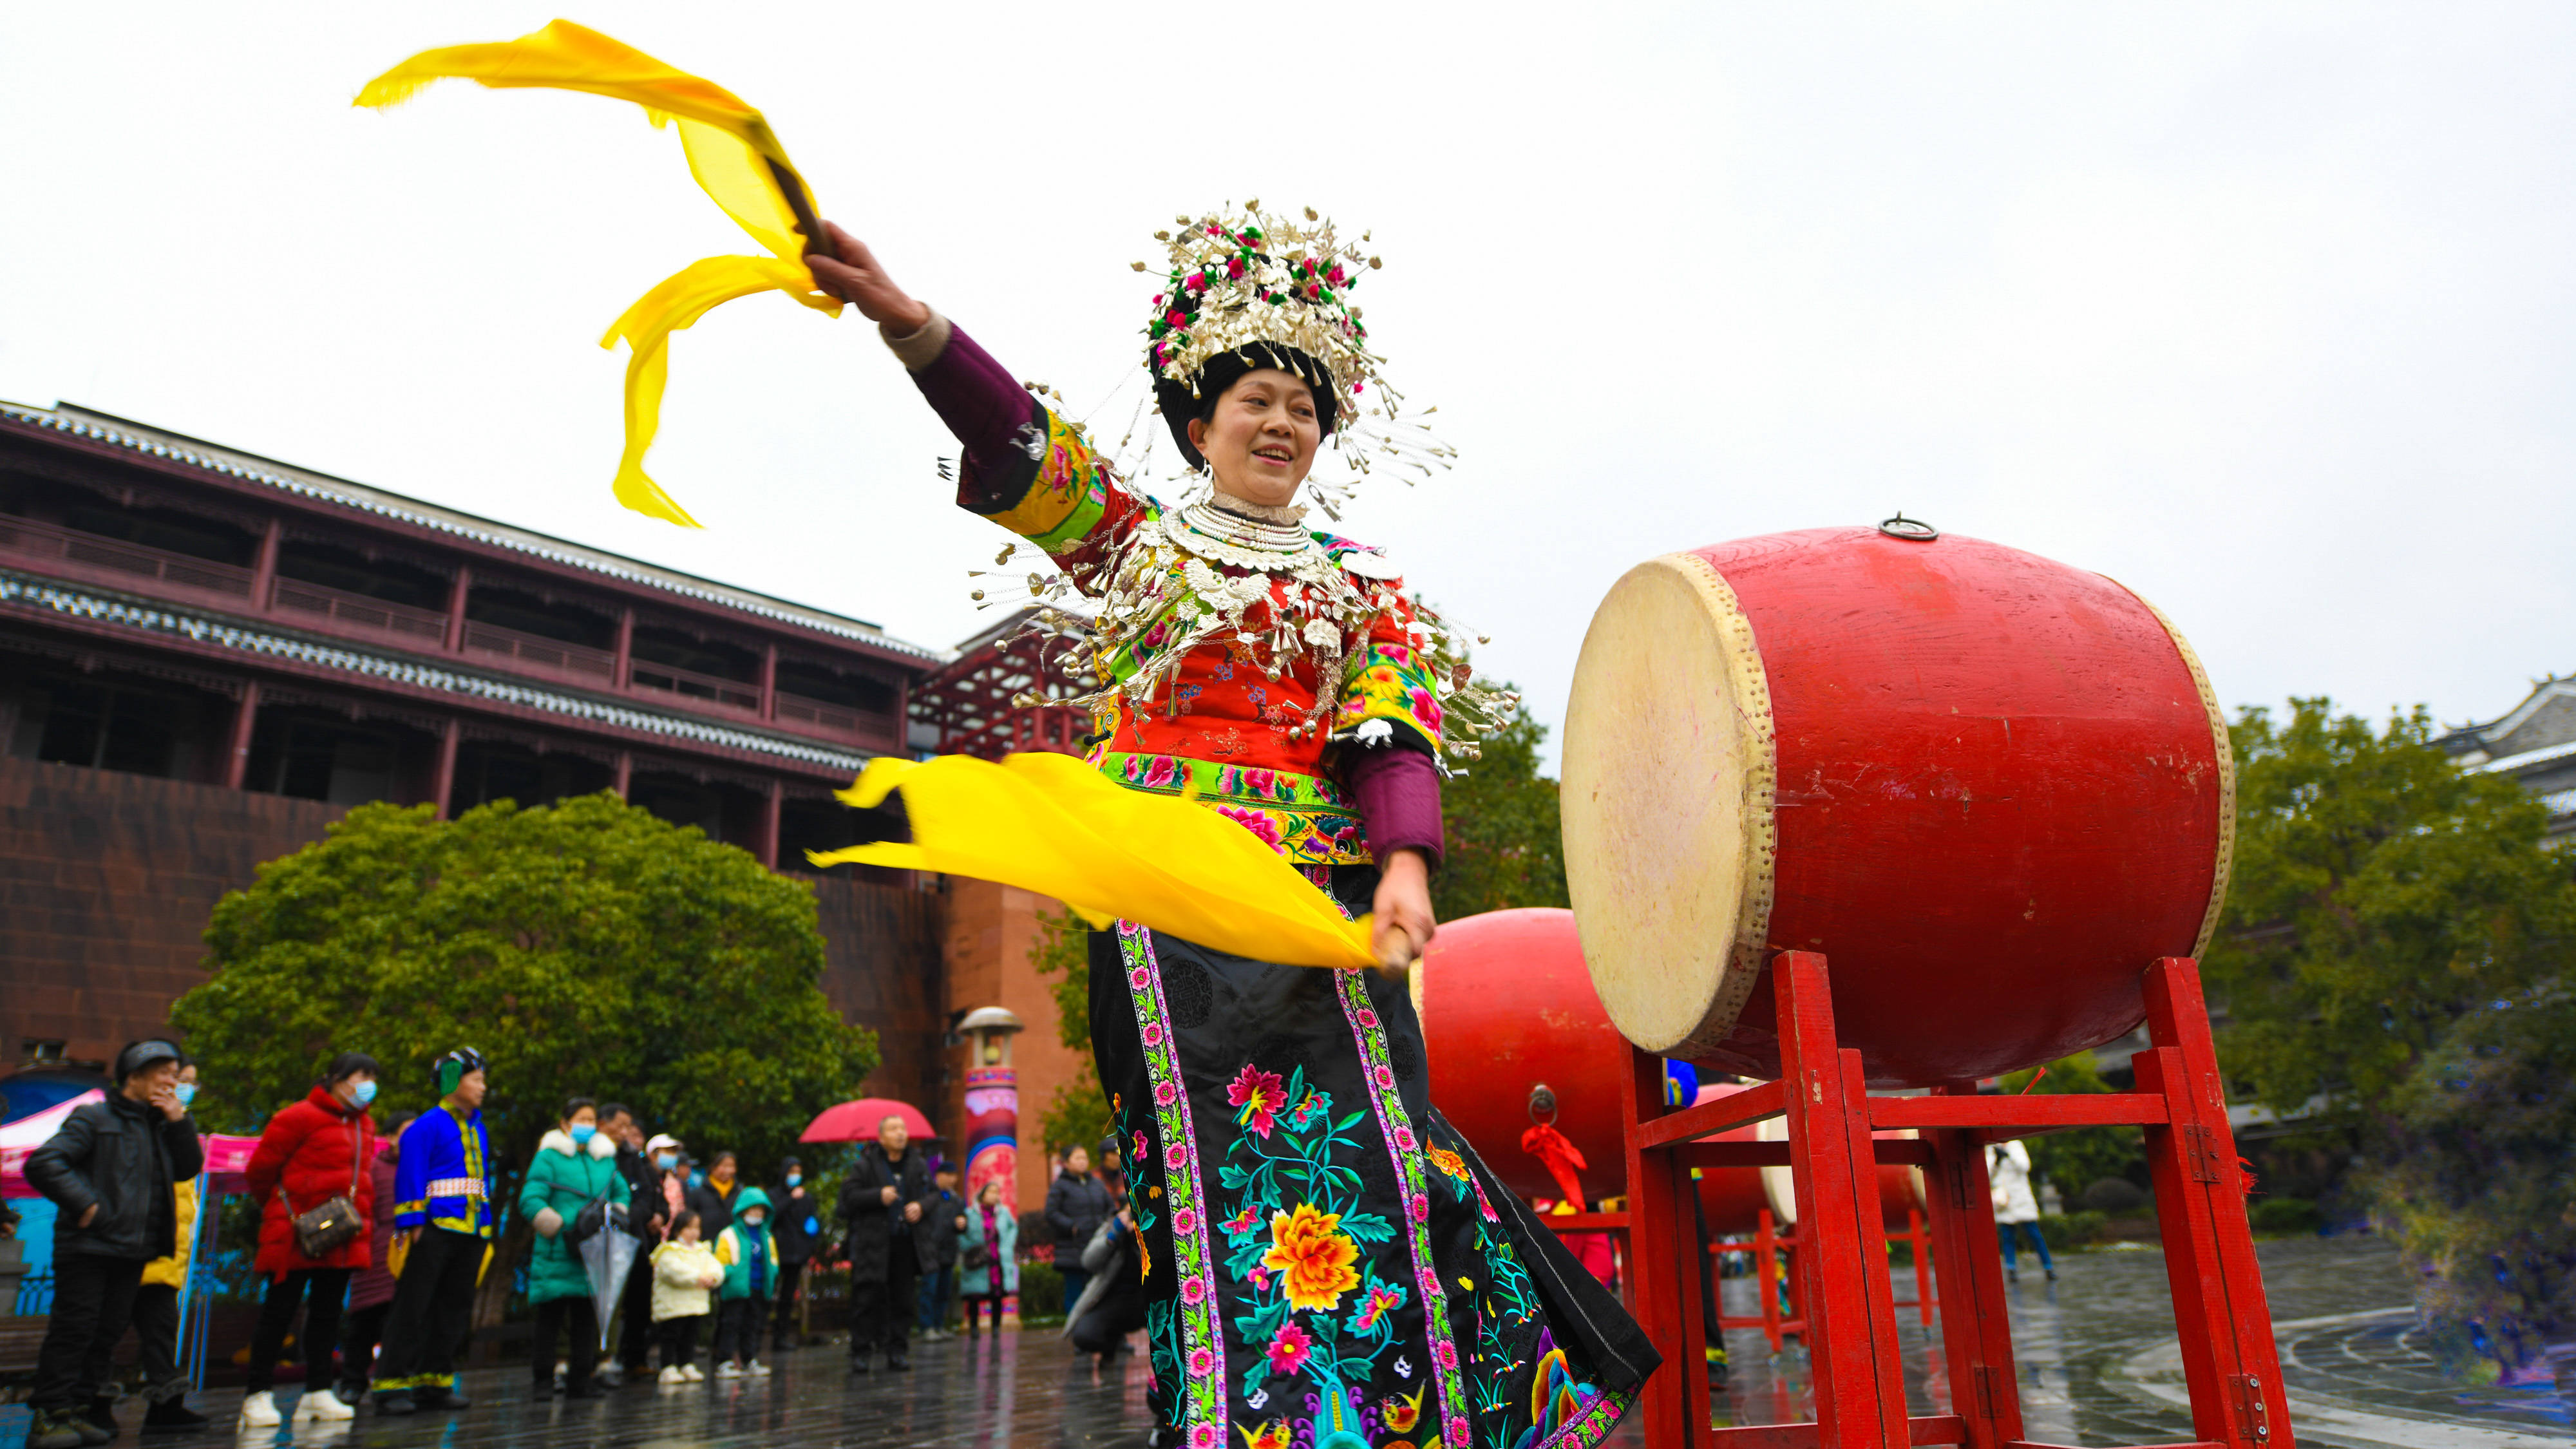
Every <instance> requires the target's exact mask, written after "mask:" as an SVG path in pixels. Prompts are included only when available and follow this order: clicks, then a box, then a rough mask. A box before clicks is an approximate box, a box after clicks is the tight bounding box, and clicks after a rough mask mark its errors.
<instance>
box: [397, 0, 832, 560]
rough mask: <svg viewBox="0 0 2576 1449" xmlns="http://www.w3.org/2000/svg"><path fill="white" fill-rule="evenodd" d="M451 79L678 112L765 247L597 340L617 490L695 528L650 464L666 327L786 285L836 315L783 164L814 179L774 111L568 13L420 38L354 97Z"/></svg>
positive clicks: (645, 299)
mask: <svg viewBox="0 0 2576 1449" xmlns="http://www.w3.org/2000/svg"><path fill="white" fill-rule="evenodd" d="M448 79H455V80H470V81H473V82H475V83H476V84H478V85H485V86H492V87H495V88H500V89H508V88H513V87H530V86H536V87H545V88H550V89H554V90H567V91H588V92H590V93H591V94H593V95H600V96H608V97H610V98H612V99H615V100H621V101H632V102H634V103H635V104H636V105H639V106H642V107H643V108H644V112H645V115H646V116H647V118H649V119H650V120H651V121H652V123H653V124H654V125H656V126H660V125H664V124H666V123H670V124H676V125H677V126H678V128H679V132H680V146H681V149H682V150H683V151H684V152H685V153H686V154H687V156H688V158H689V172H690V174H691V175H693V176H695V177H696V178H697V181H698V185H699V186H701V187H703V188H704V189H705V190H706V193H707V195H708V196H709V197H712V198H713V199H714V201H715V203H716V205H717V206H720V207H722V208H723V209H724V213H725V215H727V216H730V217H732V218H733V219H734V222H735V224H737V225H739V226H740V227H741V228H742V229H743V230H744V231H746V232H749V233H750V234H751V237H752V240H754V241H757V242H759V243H760V244H761V245H762V246H764V247H767V248H768V249H769V251H770V255H768V256H765V257H744V256H725V257H708V258H705V259H704V260H702V261H696V262H692V263H690V264H689V265H688V266H686V267H683V268H682V269H680V271H678V272H677V273H675V274H673V275H672V276H670V277H669V278H666V279H665V280H664V281H663V282H662V283H661V284H660V285H659V286H656V287H655V288H653V290H651V291H649V292H646V293H645V294H644V295H643V296H641V297H639V298H637V299H636V301H635V305H634V306H632V307H629V308H627V309H626V314H625V315H624V316H622V317H620V318H618V319H617V323H616V325H615V326H612V327H610V328H609V329H608V335H607V336H605V337H602V338H601V339H600V340H599V345H600V346H602V347H613V346H615V345H616V344H617V343H618V341H619V340H620V339H623V340H624V341H625V343H626V346H627V348H628V352H629V356H628V360H627V364H626V451H625V454H624V456H622V457H621V458H619V459H618V463H617V481H616V484H615V491H616V494H617V501H618V502H620V503H622V504H624V505H626V506H627V507H628V508H631V509H634V510H635V511H636V512H638V513H641V514H645V515H647V516H648V517H653V518H660V519H664V520H667V521H669V522H672V523H676V524H679V525H680V526H682V527H684V528H696V527H697V526H698V521H697V520H696V519H694V518H691V517H690V516H689V514H688V510H686V509H684V508H682V507H681V506H680V505H679V503H678V502H677V501H675V500H674V499H673V498H672V497H671V495H670V494H668V493H665V492H663V491H662V485H661V484H659V483H656V482H654V481H653V480H652V478H651V477H650V476H648V475H647V474H646V473H645V472H644V452H645V450H646V449H647V448H650V447H651V446H653V435H654V434H655V433H656V432H657V431H659V430H660V428H661V425H662V388H663V385H664V383H665V382H666V381H667V379H668V376H669V370H670V338H671V334H672V333H673V332H676V331H679V330H680V329H682V328H684V327H687V326H689V325H690V324H692V323H694V322H696V321H697V320H698V319H699V318H700V317H703V316H705V315H706V314H707V312H708V311H709V310H710V309H711V308H714V307H716V306H718V305H720V304H722V303H725V302H730V301H732V300H733V299H734V298H736V297H748V296H750V295H751V294H753V293H755V292H769V291H778V292H785V293H786V294H787V295H788V296H789V297H791V298H793V299H795V300H796V301H797V302H799V303H801V304H803V305H805V306H808V307H811V308H813V309H814V310H815V311H817V312H823V313H827V314H829V315H832V316H835V317H837V316H839V315H840V312H841V300H840V299H839V298H837V297H834V296H831V295H829V294H828V293H825V292H823V291H821V290H820V289H818V288H817V287H816V286H815V284H814V274H813V272H812V271H810V270H809V269H808V268H807V267H806V265H805V261H804V253H805V243H804V237H803V235H802V233H801V232H800V231H799V230H798V228H797V223H796V210H795V208H794V207H793V206H791V205H789V204H788V200H787V195H786V193H785V192H784V191H782V190H781V189H780V186H781V183H780V181H779V178H778V174H777V172H778V171H783V172H785V173H786V175H787V176H788V177H789V178H791V179H792V180H793V182H794V184H795V185H796V186H797V187H798V188H799V189H800V190H801V191H804V193H805V194H806V195H808V196H810V195H811V194H812V192H811V190H810V188H807V187H806V186H805V182H804V178H803V177H801V176H798V175H797V173H796V168H795V166H794V165H792V164H790V163H789V161H788V159H787V149H786V148H785V147H784V146H781V145H779V144H778V138H777V137H776V136H774V135H772V134H770V130H769V122H768V121H766V120H764V119H762V117H761V114H760V112H759V111H757V110H754V109H753V108H752V107H751V106H749V105H747V104H745V103H744V102H743V100H742V98H741V97H739V96H737V95H735V94H734V93H733V92H731V91H728V90H726V89H725V88H724V87H722V86H720V85H717V84H715V83H714V82H713V81H709V80H704V79H701V78H700V77H697V76H693V75H690V74H689V73H687V72H686V71H681V70H674V69H672V68H671V67H670V66H667V65H664V64H663V63H662V62H660V61H658V60H655V59H654V58H653V57H651V56H649V55H646V54H645V53H644V52H642V51H640V50H637V49H635V48H634V47H633V46H631V45H627V44H625V43H624V42H622V41H617V40H612V39H610V38H609V37H607V36H605V35H602V34H600V33H599V32H598V31H596V30H592V29H589V28H588V27H586V26H580V25H575V24H573V23H572V22H571V21H569V20H558V21H555V22H554V23H553V24H551V25H548V26H547V27H546V28H545V29H543V30H540V31H536V32H535V33H533V34H529V35H523V36H520V37H519V38H518V39H516V40H510V41H496V42H493V43H491V44H486V45H451V46H446V47H444V48H442V49H438V50H424V51H422V52H421V53H420V54H418V55H415V56H413V57H412V58H411V59H409V60H406V61H404V62H403V63H402V64H400V65H398V66H395V67H394V68H393V69H391V70H389V71H386V72H385V73H384V74H383V75H380V76H378V77H376V78H375V79H374V80H371V81H369V82H367V84H366V88H365V89H363V90H361V91H359V92H358V99H357V101H356V104H358V105H361V106H369V107H374V108H378V109H381V108H383V107H387V106H392V105H396V104H399V103H400V102H402V101H405V100H408V99H409V98H410V97H411V95H412V94H413V93H414V92H416V91H418V90H419V89H420V88H421V87H423V86H425V85H428V84H429V83H430V82H432V81H437V80H448ZM773 165H774V166H775V167H776V168H777V170H776V171H773V169H772V167H773Z"/></svg>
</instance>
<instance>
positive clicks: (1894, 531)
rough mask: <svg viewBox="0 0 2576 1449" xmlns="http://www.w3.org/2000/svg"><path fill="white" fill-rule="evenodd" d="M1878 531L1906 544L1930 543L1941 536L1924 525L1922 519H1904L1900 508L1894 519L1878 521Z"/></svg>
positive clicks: (1938, 532) (1902, 510) (1928, 525)
mask: <svg viewBox="0 0 2576 1449" xmlns="http://www.w3.org/2000/svg"><path fill="white" fill-rule="evenodd" d="M1878 531H1879V532H1881V533H1883V534H1886V535H1887V536H1888V537H1890V538H1900V539H1903V540H1904V541H1906V542H1907V543H1930V542H1931V541H1932V540H1934V539H1936V538H1939V537H1940V536H1941V530H1939V529H1937V528H1934V527H1933V526H1932V525H1930V524H1928V523H1925V522H1924V521H1923V520H1922V519H1919V518H1908V517H1906V516H1905V510H1904V509H1902V508H1900V509H1898V510H1897V511H1896V516H1895V517H1894V518H1882V519H1880V520H1879V521H1878Z"/></svg>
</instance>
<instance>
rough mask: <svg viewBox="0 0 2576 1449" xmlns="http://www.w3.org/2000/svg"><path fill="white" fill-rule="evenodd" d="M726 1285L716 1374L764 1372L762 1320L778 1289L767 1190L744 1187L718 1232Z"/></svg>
mask: <svg viewBox="0 0 2576 1449" xmlns="http://www.w3.org/2000/svg"><path fill="white" fill-rule="evenodd" d="M716 1261H717V1262H719V1263H722V1264H723V1265H724V1275H725V1277H724V1287H723V1288H722V1289H721V1290H719V1291H718V1293H717V1304H716V1377H717V1378H720V1379H731V1378H740V1377H742V1376H743V1375H744V1374H751V1375H754V1376H763V1375H766V1374H767V1373H768V1372H769V1365H767V1364H765V1363H762V1362H761V1361H760V1360H759V1358H758V1357H756V1355H757V1354H758V1353H759V1352H760V1325H761V1322H762V1320H764V1319H765V1318H766V1317H767V1316H768V1309H769V1298H770V1295H771V1294H773V1293H776V1292H777V1291H778V1242H777V1239H775V1238H774V1237H772V1236H771V1235H770V1231H769V1194H767V1193H765V1192H762V1191H761V1190H760V1189H759V1188H756V1187H746V1188H744V1189H742V1190H741V1192H740V1193H738V1194H736V1195H735V1197H734V1200H733V1222H732V1224H731V1225H729V1226H728V1227H726V1229H725V1230H724V1231H723V1232H721V1233H718V1234H717V1235H716Z"/></svg>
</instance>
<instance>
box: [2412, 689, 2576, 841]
mask: <svg viewBox="0 0 2576 1449" xmlns="http://www.w3.org/2000/svg"><path fill="white" fill-rule="evenodd" d="M2434 743H2435V744H2437V745H2439V746H2440V747H2441V748H2442V749H2443V750H2444V751H2445V752H2447V753H2448V754H2449V755H2450V756H2451V758H2452V760H2453V761H2454V762H2455V763H2456V764H2458V765H2459V767H2460V768H2461V769H2464V770H2469V771H2473V772H2475V773H2477V774H2482V775H2502V776H2504V777H2506V778H2507V779H2510V780H2512V781H2514V782H2515V783H2516V784H2519V785H2521V786H2522V787H2523V788H2524V789H2525V790H2528V791H2530V792H2531V793H2532V794H2534V795H2536V796H2538V797H2539V798H2540V801H2541V803H2542V804H2544V805H2546V806H2548V807H2549V833H2550V834H2551V835H2552V836H2553V837H2555V838H2556V839H2555V840H2554V841H2553V842H2552V843H2553V844H2556V843H2563V842H2565V841H2568V840H2576V677H2570V678H2566V679H2560V678H2558V677H2557V676H2555V675H2552V676H2551V677H2549V678H2547V679H2543V680H2539V681H2537V682H2535V683H2534V684H2533V685H2532V687H2531V693H2530V695H2529V696H2527V697H2526V698H2525V699H2524V700H2523V701H2522V703H2520V704H2517V705H2515V706H2514V707H2513V708H2512V709H2509V710H2507V711H2505V712H2504V714H2502V715H2500V716H2498V717H2497V718H2495V719H2492V720H2489V721H2487V722H2486V723H2485V724H2468V725H2462V726H2460V727H2459V728H2457V729H2455V730H2451V731H2449V732H2447V733H2445V734H2444V735H2443V736H2442V737H2441V738H2440V739H2438V740H2436V741H2434Z"/></svg>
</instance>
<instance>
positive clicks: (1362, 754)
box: [1341, 745, 1442, 865]
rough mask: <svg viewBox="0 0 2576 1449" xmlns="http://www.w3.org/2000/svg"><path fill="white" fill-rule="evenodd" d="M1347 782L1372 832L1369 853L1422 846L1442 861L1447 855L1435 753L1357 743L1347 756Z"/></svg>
mask: <svg viewBox="0 0 2576 1449" xmlns="http://www.w3.org/2000/svg"><path fill="white" fill-rule="evenodd" d="M1341 767H1342V781H1343V783H1344V784H1345V785H1347V786H1349V787H1350V797H1351V803H1352V804H1354V805H1357V806H1358V807H1359V811H1360V823H1361V825H1362V827H1363V828H1365V829H1366V830H1367V831H1368V847H1369V854H1371V855H1374V856H1376V857H1377V858H1378V859H1380V860H1384V859H1385V858H1386V857H1387V855H1388V854H1389V853H1390V852H1393V851H1398V850H1407V849H1411V850H1419V851H1421V852H1422V853H1423V854H1424V855H1425V856H1426V857H1428V858H1429V860H1430V863H1431V864H1433V865H1438V864H1439V863H1440V857H1441V843H1442V838H1441V833H1440V772H1439V769H1438V768H1437V767H1436V766H1434V765H1433V764H1432V763H1431V757H1430V756H1429V755H1426V754H1424V753H1422V752H1421V751H1420V750H1410V749H1406V748H1404V747H1403V746H1401V745H1380V746H1378V747H1377V748H1375V749H1364V748H1352V749H1348V750H1345V751H1344V752H1343V754H1342V758H1341Z"/></svg>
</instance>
